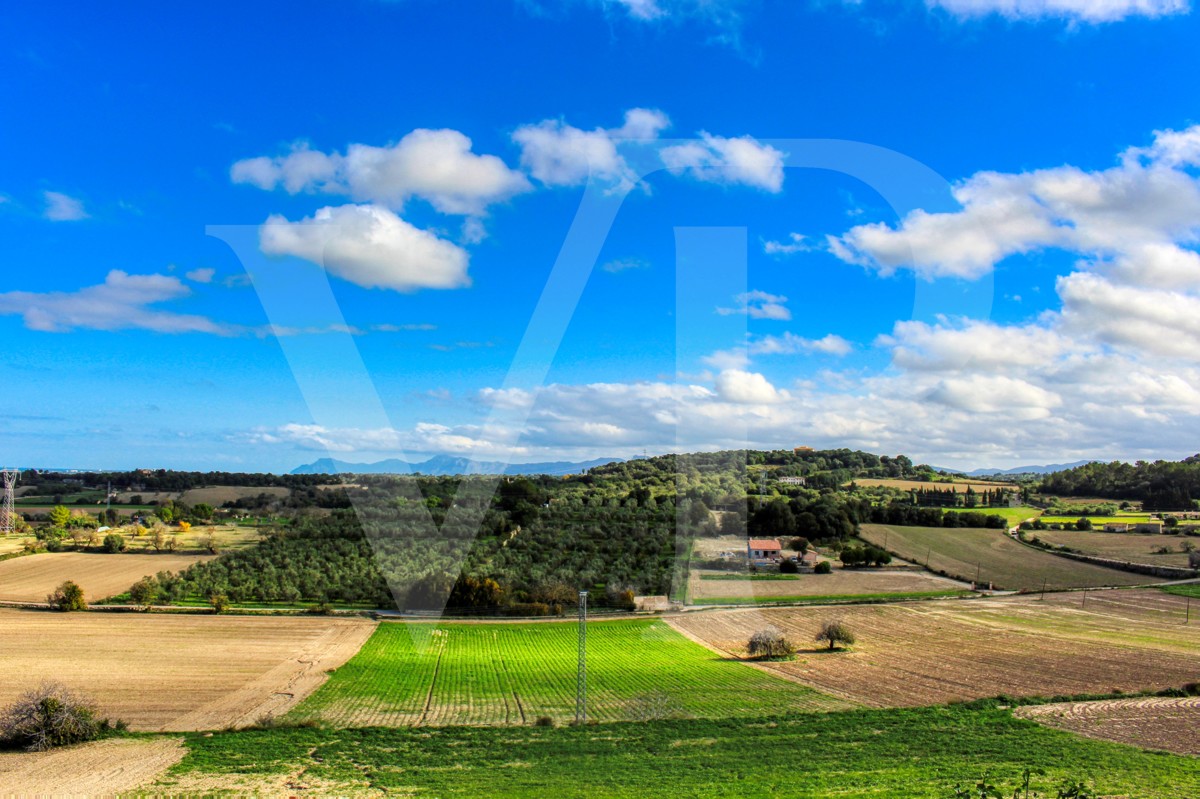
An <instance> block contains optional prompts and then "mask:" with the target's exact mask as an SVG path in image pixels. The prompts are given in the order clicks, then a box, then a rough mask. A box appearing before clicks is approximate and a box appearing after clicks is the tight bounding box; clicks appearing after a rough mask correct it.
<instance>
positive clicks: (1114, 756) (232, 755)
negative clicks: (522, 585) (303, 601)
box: [150, 706, 1200, 799]
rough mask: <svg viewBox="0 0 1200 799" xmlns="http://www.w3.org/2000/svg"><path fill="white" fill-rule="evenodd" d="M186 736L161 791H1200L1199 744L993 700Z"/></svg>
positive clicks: (1154, 798)
mask: <svg viewBox="0 0 1200 799" xmlns="http://www.w3.org/2000/svg"><path fill="white" fill-rule="evenodd" d="M187 745H188V748H189V752H188V754H187V756H186V757H185V758H184V759H183V761H182V762H180V763H179V764H178V765H176V766H175V767H174V768H172V769H171V770H170V771H169V772H168V774H167V775H166V776H165V777H164V778H163V779H162V780H161V782H160V783H159V785H157V786H154V787H153V788H152V789H150V790H151V792H161V793H172V792H187V791H189V790H194V788H190V786H193V785H196V786H199V785H203V786H205V793H206V794H209V793H212V792H216V793H220V792H222V791H228V792H230V793H243V794H244V793H246V792H248V791H250V792H253V791H254V789H255V786H258V788H259V790H264V789H263V788H262V786H263V785H283V784H284V783H285V782H291V783H297V784H309V785H316V786H319V787H320V790H321V791H322V792H324V793H330V792H333V793H342V794H345V795H354V794H361V793H367V792H376V793H378V792H386V793H389V794H391V793H396V794H402V795H420V796H489V797H537V798H538V799H543V798H544V797H547V796H555V797H590V796H604V797H649V798H651V799H653V798H655V797H680V796H689V797H746V796H751V797H774V796H790V797H829V796H838V797H861V798H863V799H865V798H866V797H871V799H945V797H949V796H951V795H952V788H953V786H955V785H956V784H967V783H972V784H973V783H974V782H975V781H976V780H977V779H978V778H979V777H980V776H981V775H983V774H984V773H986V774H987V775H988V777H989V780H990V781H991V782H994V783H999V784H1000V785H1002V786H1006V787H1008V788H1009V789H1010V790H1011V787H1012V786H1013V785H1015V783H1016V780H1017V779H1018V778H1019V776H1020V773H1021V771H1022V770H1023V769H1025V768H1034V769H1039V768H1040V769H1044V770H1045V771H1046V775H1045V776H1044V777H1039V778H1037V780H1036V781H1035V783H1034V786H1035V788H1036V789H1038V790H1039V791H1041V792H1042V795H1045V794H1046V793H1047V792H1050V791H1051V789H1053V788H1057V786H1058V785H1060V784H1061V783H1062V782H1063V781H1065V780H1067V779H1084V780H1087V781H1088V782H1090V783H1091V784H1092V785H1094V787H1095V788H1096V789H1097V792H1098V793H1099V794H1100V795H1129V796H1137V797H1140V799H1177V797H1181V796H1200V759H1197V758H1187V757H1177V756H1172V755H1162V754H1150V753H1146V752H1142V751H1140V750H1137V749H1134V748H1132V747H1126V746H1120V745H1117V744H1109V743H1104V742H1100V741H1092V740H1088V739H1084V738H1079V737H1076V736H1073V735H1071V734H1069V733H1065V732H1060V731H1057V730H1052V729H1049V728H1045V727H1041V726H1039V725H1037V724H1035V723H1033V722H1030V721H1025V720H1022V719H1017V718H1014V717H1013V716H1012V714H1011V712H1010V711H1008V710H1002V709H998V708H996V707H994V706H993V707H978V706H951V707H937V708H921V709H908V710H871V711H852V712H842V713H828V714H801V715H791V716H778V717H773V718H763V719H737V720H730V719H724V720H687V721H654V722H646V723H638V724H609V725H603V726H599V727H575V728H557V729H550V728H536V727H517V728H504V729H494V728H469V727H452V728H441V729H429V728H423V729H415V730H405V729H382V728H373V729H359V730H323V729H270V730H262V731H243V732H231V733H216V734H214V735H212V737H204V736H203V735H201V734H193V735H189V736H188V739H187ZM256 781H257V782H256ZM220 786H224V787H223V788H222V787H220ZM281 790H282V789H281ZM1051 795H1053V794H1052V793H1051Z"/></svg>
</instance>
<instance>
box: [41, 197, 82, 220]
mask: <svg viewBox="0 0 1200 799" xmlns="http://www.w3.org/2000/svg"><path fill="white" fill-rule="evenodd" d="M42 198H43V199H44V200H45V201H46V210H45V211H43V212H42V215H43V216H44V217H45V218H46V219H49V220H50V221H52V222H75V221H77V220H80V219H87V218H88V212H87V211H85V210H84V209H83V201H82V200H77V199H76V198H74V197H71V196H70V195H67V194H63V193H62V192H57V191H44V192H42Z"/></svg>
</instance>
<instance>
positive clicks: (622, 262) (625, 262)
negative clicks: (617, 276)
mask: <svg viewBox="0 0 1200 799" xmlns="http://www.w3.org/2000/svg"><path fill="white" fill-rule="evenodd" d="M649 266H650V264H649V263H648V262H647V261H644V260H643V259H641V258H616V259H614V260H612V261H608V262H606V263H604V264H602V265H601V267H600V268H601V269H603V270H604V271H605V272H613V273H616V272H627V271H629V270H630V269H646V268H648V267H649Z"/></svg>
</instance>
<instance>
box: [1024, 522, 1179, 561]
mask: <svg viewBox="0 0 1200 799" xmlns="http://www.w3.org/2000/svg"><path fill="white" fill-rule="evenodd" d="M1025 535H1026V536H1027V537H1029V538H1032V537H1033V536H1037V537H1038V538H1039V539H1041V540H1042V541H1045V542H1046V543H1048V544H1054V545H1055V546H1065V547H1070V548H1071V549H1076V550H1079V551H1080V552H1082V553H1084V554H1085V555H1098V556H1100V557H1102V558H1115V559H1116V560H1125V561H1129V562H1131V563H1148V564H1151V565H1153V566H1182V567H1185V568H1186V567H1187V565H1188V556H1187V552H1186V551H1185V550H1184V549H1183V546H1184V544H1191V545H1192V546H1193V547H1197V546H1200V539H1196V538H1192V537H1191V536H1182V535H1159V534H1157V533H1105V532H1100V531H1082V530H1030V531H1029V532H1027V533H1025ZM1160 549H1168V550H1170V554H1165V555H1164V554H1160V553H1159V552H1158V550H1160Z"/></svg>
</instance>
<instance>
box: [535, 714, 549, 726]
mask: <svg viewBox="0 0 1200 799" xmlns="http://www.w3.org/2000/svg"><path fill="white" fill-rule="evenodd" d="M534 725H535V726H538V727H553V726H554V717H553V716H538V717H537V721H535V722H534Z"/></svg>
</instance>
